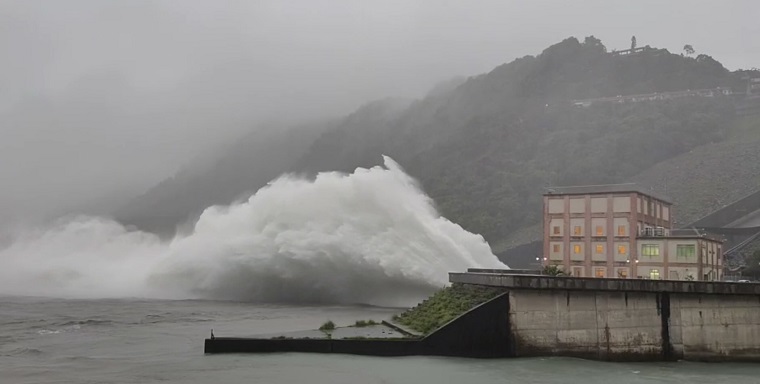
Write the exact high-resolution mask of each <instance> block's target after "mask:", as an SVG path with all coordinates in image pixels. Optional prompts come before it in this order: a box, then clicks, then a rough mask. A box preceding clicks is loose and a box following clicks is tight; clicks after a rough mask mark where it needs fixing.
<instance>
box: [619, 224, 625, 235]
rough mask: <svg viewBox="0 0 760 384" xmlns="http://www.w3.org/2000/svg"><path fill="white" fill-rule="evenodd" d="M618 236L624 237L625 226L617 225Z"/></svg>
mask: <svg viewBox="0 0 760 384" xmlns="http://www.w3.org/2000/svg"><path fill="white" fill-rule="evenodd" d="M618 236H625V225H618Z"/></svg>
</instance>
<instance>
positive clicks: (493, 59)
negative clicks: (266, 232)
mask: <svg viewBox="0 0 760 384" xmlns="http://www.w3.org/2000/svg"><path fill="white" fill-rule="evenodd" d="M758 15H760V1H753V0H747V1H717V0H716V1H711V2H707V1H695V0H688V1H667V2H663V1H642V0H638V1H610V0H598V1H588V0H583V1H566V0H559V1H506V0H493V1H491V0H489V1H477V0H471V1H464V0H462V1H449V0H424V1H412V0H398V1H397V0H366V1H356V0H345V1H343V0H329V1H328V0H303V1H285V0H272V1H265V0H261V1H257V0H247V1H246V0H240V1H220V0H207V1H191V0H177V1H127V0H122V1H115V0H114V1H105V0H49V1H35V0H20V1H9V0H0V55H1V56H0V58H1V59H2V60H1V61H0V66H1V68H2V70H1V71H0V216H1V217H2V218H0V222H2V221H6V222H7V221H9V220H15V219H18V218H23V217H37V216H38V215H40V214H43V213H50V212H58V211H59V210H60V209H62V208H66V207H71V206H72V205H77V204H86V203H88V202H92V201H94V199H97V198H99V197H100V196H103V195H109V196H116V195H115V194H116V193H120V194H122V195H124V196H119V197H118V198H125V197H126V196H127V195H131V194H134V193H138V192H140V191H143V190H144V189H146V188H148V187H149V186H150V185H152V184H153V183H155V182H157V181H159V180H160V179H162V178H164V177H167V176H169V175H171V174H173V173H174V172H175V171H176V170H177V169H178V167H180V166H181V164H182V163H184V162H186V161H187V160H188V159H190V158H192V157H194V156H196V155H197V154H199V153H201V152H203V151H204V149H207V148H210V147H213V146H214V145H217V144H219V143H221V142H223V141H225V140H229V139H230V138H231V137H234V136H235V135H238V134H240V132H242V131H243V130H245V129H250V128H251V127H253V126H255V124H256V122H257V121H261V120H271V119H280V118H283V119H285V118H286V119H293V118H297V119H300V118H309V117H314V116H321V115H327V114H343V113H348V112H350V111H351V110H352V109H353V108H355V107H357V106H358V105H359V104H362V103H363V102H365V101H368V100H371V99H376V98H381V97H385V96H407V97H408V96H412V97H419V96H421V95H423V94H424V93H425V91H427V90H428V89H429V88H430V87H432V86H433V85H435V84H436V83H437V82H439V81H442V80H446V79H448V78H451V77H454V76H459V75H474V74H479V73H482V72H486V71H489V70H490V69H492V68H493V67H495V66H497V65H499V64H501V63H504V62H508V61H511V60H513V59H514V58H516V57H520V56H524V55H527V54H537V53H539V52H540V51H541V50H543V49H544V48H546V47H547V46H548V45H550V44H553V43H556V42H558V41H560V40H562V39H564V38H566V37H569V36H577V37H579V38H582V37H584V36H587V35H592V34H593V35H595V36H596V37H598V38H600V39H602V41H603V42H604V43H605V44H606V45H607V47H608V48H610V49H612V48H618V49H624V48H627V47H628V46H629V45H630V37H631V35H636V37H637V39H638V42H639V45H647V44H649V45H652V46H655V47H663V48H668V49H670V50H671V51H676V52H680V50H681V47H683V45H684V44H691V45H693V46H694V49H695V50H696V51H697V52H698V53H706V54H709V55H711V56H713V57H714V58H716V59H717V60H719V61H721V62H723V63H724V65H726V66H727V67H728V68H729V69H737V68H749V67H760V39H758V36H760V20H758Z"/></svg>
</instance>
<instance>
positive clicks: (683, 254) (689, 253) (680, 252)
mask: <svg viewBox="0 0 760 384" xmlns="http://www.w3.org/2000/svg"><path fill="white" fill-rule="evenodd" d="M696 254H697V247H696V246H694V245H693V244H678V245H676V257H677V258H679V259H688V258H690V257H694V255H696Z"/></svg>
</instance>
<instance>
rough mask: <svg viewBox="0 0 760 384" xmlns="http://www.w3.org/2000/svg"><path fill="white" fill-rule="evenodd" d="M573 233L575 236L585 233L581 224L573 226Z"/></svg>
mask: <svg viewBox="0 0 760 384" xmlns="http://www.w3.org/2000/svg"><path fill="white" fill-rule="evenodd" d="M573 235H575V236H581V235H583V230H582V228H581V226H580V225H576V226H575V227H573Z"/></svg>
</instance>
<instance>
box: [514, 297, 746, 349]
mask: <svg viewBox="0 0 760 384" xmlns="http://www.w3.org/2000/svg"><path fill="white" fill-rule="evenodd" d="M509 300H510V309H509V320H510V328H511V332H512V334H513V336H514V340H515V345H514V347H515V354H516V356H549V355H558V356H578V357H587V358H592V359H602V360H607V359H609V360H625V361H630V360H632V359H640V360H661V359H663V354H664V351H663V346H664V345H669V346H670V348H671V350H670V353H671V356H670V358H671V359H685V360H703V359H704V360H718V361H719V360H731V361H738V360H748V361H760V347H758V345H760V304H759V303H758V300H757V297H755V296H751V295H748V296H742V295H717V294H716V295H708V294H691V293H669V294H668V300H667V301H666V302H664V301H662V300H663V298H662V297H661V295H660V294H658V293H649V292H615V291H612V292H611V291H572V290H528V289H510V291H509ZM662 307H666V308H668V311H664V310H662ZM662 316H669V317H668V318H666V319H663V318H662ZM663 326H666V327H667V328H666V330H667V332H663ZM663 335H667V336H668V339H667V340H666V342H665V343H663V339H662V338H663Z"/></svg>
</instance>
